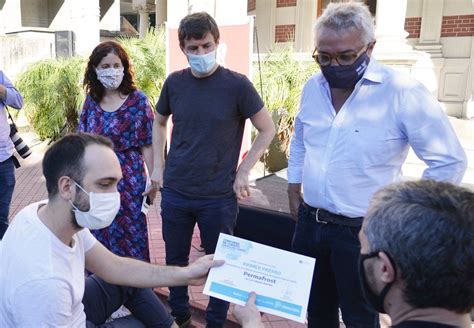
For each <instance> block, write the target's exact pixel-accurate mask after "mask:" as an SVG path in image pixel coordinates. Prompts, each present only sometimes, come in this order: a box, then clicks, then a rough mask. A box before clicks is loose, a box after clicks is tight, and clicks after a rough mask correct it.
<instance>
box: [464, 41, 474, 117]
mask: <svg viewBox="0 0 474 328" xmlns="http://www.w3.org/2000/svg"><path fill="white" fill-rule="evenodd" d="M473 75H474V37H471V61H470V64H469V68H468V75H467V76H468V78H467V83H466V97H465V101H464V104H463V111H462V115H461V117H463V118H470V119H472V118H474V77H473Z"/></svg>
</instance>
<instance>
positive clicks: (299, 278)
mask: <svg viewBox="0 0 474 328" xmlns="http://www.w3.org/2000/svg"><path fill="white" fill-rule="evenodd" d="M214 259H215V260H218V259H223V260H225V264H224V265H223V266H220V267H217V268H212V269H211V271H210V272H209V276H208V278H207V282H206V285H205V287H204V291H203V292H204V294H207V295H210V296H213V297H217V298H220V299H223V300H226V301H229V302H232V303H235V304H239V305H244V304H245V302H246V301H247V298H248V296H249V293H250V292H251V291H255V292H256V293H257V300H256V304H257V307H258V309H259V310H260V311H262V312H267V313H271V314H275V315H278V316H281V317H285V318H288V319H291V320H295V321H298V322H305V320H306V310H307V307H308V299H309V292H310V289H311V281H312V277H313V270H314V263H315V260H314V259H313V258H310V257H307V256H303V255H299V254H295V253H291V252H287V251H283V250H280V249H277V248H273V247H269V246H265V245H262V244H259V243H255V242H251V241H248V240H245V239H241V238H237V237H234V236H230V235H226V234H222V233H221V234H220V236H219V240H218V242H217V247H216V252H215V254H214Z"/></svg>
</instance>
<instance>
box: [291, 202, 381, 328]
mask: <svg viewBox="0 0 474 328" xmlns="http://www.w3.org/2000/svg"><path fill="white" fill-rule="evenodd" d="M359 230H360V228H359V227H349V226H343V225H337V224H332V223H327V224H322V223H317V222H316V221H315V217H314V215H311V214H310V212H309V211H308V210H307V209H306V208H305V207H304V206H303V205H301V206H300V208H299V212H298V223H297V224H296V229H295V234H294V236H293V245H292V249H293V251H294V252H296V253H299V254H302V255H307V256H311V257H314V258H315V259H316V265H315V271H314V275H313V283H312V287H311V294H310V299H309V305H308V327H310V328H312V327H318V328H339V311H338V308H339V307H340V308H341V312H342V319H343V321H344V324H345V325H346V327H364V328H365V327H367V328H369V327H379V318H378V314H377V313H376V312H375V311H374V310H373V309H372V308H371V307H370V306H369V305H368V304H366V302H364V300H363V297H362V290H361V286H360V282H359V273H358V270H357V261H358V258H359V253H360V242H359V239H358V237H357V235H358V233H359Z"/></svg>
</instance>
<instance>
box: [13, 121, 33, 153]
mask: <svg viewBox="0 0 474 328" xmlns="http://www.w3.org/2000/svg"><path fill="white" fill-rule="evenodd" d="M10 139H11V140H12V142H13V144H14V145H15V149H16V151H17V153H18V154H19V155H20V156H21V157H22V158H27V157H28V156H30V155H31V149H30V147H28V145H27V144H26V143H25V142H24V141H23V139H22V138H21V137H20V135H19V134H18V129H17V128H16V125H15V124H10Z"/></svg>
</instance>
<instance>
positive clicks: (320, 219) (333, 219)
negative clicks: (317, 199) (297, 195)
mask: <svg viewBox="0 0 474 328" xmlns="http://www.w3.org/2000/svg"><path fill="white" fill-rule="evenodd" d="M303 207H304V208H305V209H306V210H307V211H308V212H309V213H310V214H311V215H312V216H314V219H315V221H316V222H317V223H321V224H328V223H332V224H338V225H344V226H349V227H360V226H362V221H363V220H364V218H363V217H355V218H349V217H347V216H344V215H340V214H334V213H331V212H329V211H326V210H325V209H322V208H315V207H312V206H309V205H308V204H306V203H305V202H303Z"/></svg>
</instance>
